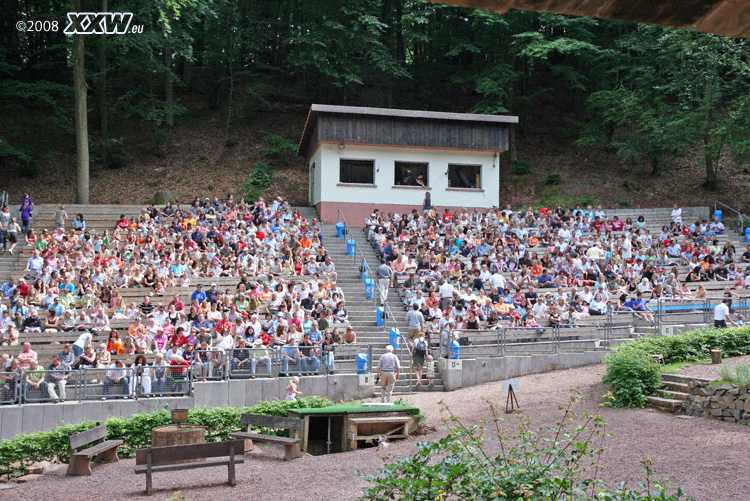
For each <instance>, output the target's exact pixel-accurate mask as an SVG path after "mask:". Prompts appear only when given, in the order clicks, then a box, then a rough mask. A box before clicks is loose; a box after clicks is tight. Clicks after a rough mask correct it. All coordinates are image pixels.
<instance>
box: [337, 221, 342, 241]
mask: <svg viewBox="0 0 750 501" xmlns="http://www.w3.org/2000/svg"><path fill="white" fill-rule="evenodd" d="M336 236H337V237H338V238H344V223H336Z"/></svg>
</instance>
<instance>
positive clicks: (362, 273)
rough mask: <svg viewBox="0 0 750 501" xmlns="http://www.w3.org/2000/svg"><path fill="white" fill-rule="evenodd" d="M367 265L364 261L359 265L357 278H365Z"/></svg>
mask: <svg viewBox="0 0 750 501" xmlns="http://www.w3.org/2000/svg"><path fill="white" fill-rule="evenodd" d="M368 271H369V269H368V266H367V265H366V264H365V263H362V264H360V265H359V279H360V280H362V279H367V272H368Z"/></svg>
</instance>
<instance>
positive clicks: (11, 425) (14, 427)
mask: <svg viewBox="0 0 750 501" xmlns="http://www.w3.org/2000/svg"><path fill="white" fill-rule="evenodd" d="M23 411H24V408H22V407H20V406H17V405H8V406H3V407H2V409H0V439H2V440H8V439H11V438H13V437H15V436H16V435H18V434H19V433H21V431H22V430H23V414H24V412H23Z"/></svg>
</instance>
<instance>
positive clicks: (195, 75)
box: [0, 0, 750, 187]
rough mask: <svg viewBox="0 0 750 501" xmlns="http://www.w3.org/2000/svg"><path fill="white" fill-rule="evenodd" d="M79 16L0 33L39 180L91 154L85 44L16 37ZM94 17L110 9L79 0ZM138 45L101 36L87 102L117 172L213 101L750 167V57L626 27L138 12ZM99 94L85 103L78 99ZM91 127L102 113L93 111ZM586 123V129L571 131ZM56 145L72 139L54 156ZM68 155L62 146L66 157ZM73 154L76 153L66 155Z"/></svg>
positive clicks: (239, 7)
mask: <svg viewBox="0 0 750 501" xmlns="http://www.w3.org/2000/svg"><path fill="white" fill-rule="evenodd" d="M69 2H70V0H44V1H43V0H27V1H25V2H11V3H10V4H9V6H6V10H7V12H6V11H4V12H3V15H2V16H0V20H1V21H0V25H2V26H5V27H6V28H7V30H5V32H4V33H3V34H2V35H0V78H1V80H0V111H2V112H3V114H4V115H5V116H11V117H14V120H10V121H3V122H2V123H0V162H3V163H4V164H6V165H19V164H20V165H24V166H26V167H28V170H29V171H30V172H35V168H36V167H35V166H38V165H39V164H40V163H42V162H44V159H45V155H50V156H54V155H55V154H56V150H57V149H60V148H62V146H61V145H68V144H69V145H70V147H71V149H72V146H73V145H75V144H76V143H75V139H74V135H75V129H74V128H73V124H74V118H73V117H74V114H73V109H74V95H75V93H74V92H73V88H74V86H73V71H72V67H71V66H68V63H69V62H71V61H72V60H71V54H72V53H73V47H74V44H73V40H72V38H71V37H68V36H65V35H64V34H63V33H62V30H60V31H58V32H49V33H21V32H18V31H17V30H14V29H13V25H12V24H8V22H6V21H9V20H10V21H24V20H39V19H49V20H53V19H57V20H64V18H65V13H66V12H67V11H68V10H69V9H70V4H69ZM80 3H81V10H83V11H87V12H96V11H97V10H100V9H104V8H106V7H107V5H108V3H107V2H106V1H104V2H103V1H102V0H80ZM108 7H109V10H112V11H115V10H117V11H122V12H133V13H134V21H133V22H134V23H137V24H142V25H143V26H144V30H143V32H142V33H138V34H124V35H107V36H98V35H94V36H90V37H89V38H87V39H86V42H90V43H86V44H85V47H86V48H87V49H88V50H87V51H84V56H83V58H82V59H83V63H84V66H85V68H86V73H85V80H86V81H85V84H86V85H85V90H86V96H85V97H87V98H88V99H91V100H95V101H92V104H94V103H95V106H90V107H89V109H91V110H96V113H97V114H98V117H97V118H99V120H90V124H89V134H88V135H89V136H91V139H90V140H89V141H88V143H89V144H91V145H92V162H93V163H94V165H97V164H99V165H106V166H111V167H117V166H118V165H120V164H121V161H122V159H123V158H124V157H127V153H128V151H129V148H131V147H133V146H131V145H128V144H127V141H128V132H129V131H130V130H133V129H138V128H140V129H145V130H149V131H151V133H152V137H153V144H154V145H155V146H156V148H155V151H156V152H157V153H163V152H164V151H165V150H166V149H168V148H169V144H168V138H169V135H170V133H171V132H170V128H171V125H172V124H173V123H174V124H176V125H177V124H179V123H180V117H181V114H182V113H184V112H185V111H187V110H189V109H190V106H196V104H195V103H197V102H201V103H202V102H205V101H208V102H209V103H210V104H211V106H213V107H215V108H217V109H221V112H222V113H223V114H224V113H225V115H224V116H226V120H223V121H222V122H223V126H224V128H225V129H226V131H225V136H226V138H227V141H228V142H229V141H230V135H231V133H230V130H231V128H232V124H233V123H234V122H235V121H238V120H242V119H245V118H246V117H248V116H251V115H252V113H253V110H254V109H256V108H258V107H270V106H273V105H274V103H277V102H294V103H305V104H309V103H310V102H321V103H333V104H348V105H360V106H380V107H394V108H410V109H430V110H439V111H455V112H475V113H512V114H516V115H519V117H520V118H521V122H520V124H519V129H518V131H519V133H521V134H523V133H524V127H525V124H526V123H528V122H529V121H531V120H538V119H540V118H541V119H544V117H545V116H547V114H548V112H549V110H554V111H555V112H560V113H563V114H564V115H565V117H566V118H565V119H570V118H571V117H574V120H575V124H574V126H571V127H568V128H567V129H566V133H567V134H569V135H570V136H571V137H570V140H575V139H578V141H579V144H589V145H591V144H594V145H601V146H602V147H605V148H607V149H611V150H613V151H616V152H617V154H618V156H619V158H620V159H621V160H622V161H623V162H625V163H627V164H630V165H633V166H637V167H643V169H644V170H646V171H647V172H649V173H650V174H652V175H664V174H665V173H666V170H667V168H668V167H669V165H670V163H671V162H672V160H673V159H674V158H676V157H677V156H680V155H688V154H692V155H693V156H695V158H697V159H699V161H700V162H701V165H703V166H704V167H705V173H706V182H707V185H708V186H709V187H710V186H715V184H716V183H717V182H718V181H717V180H718V179H719V178H720V176H721V173H722V169H723V168H726V166H727V165H728V162H729V161H731V160H737V159H740V158H742V157H743V156H744V155H747V154H748V152H750V118H749V117H750V114H749V113H748V110H749V109H750V70H749V69H748V64H750V63H749V62H748V61H750V47H749V46H748V42H747V41H746V40H737V39H730V38H726V37H719V36H714V35H707V34H703V33H697V32H692V31H685V30H677V29H669V28H663V27H655V26H644V25H636V24H631V23H621V22H614V21H604V20H594V19H586V18H575V17H570V16H560V15H555V14H549V13H534V12H521V11H509V12H507V13H506V14H502V15H501V14H495V13H489V12H484V11H479V10H472V9H466V8H459V7H453V6H447V5H440V4H434V3H428V2H422V1H419V0H360V1H357V2H351V1H344V0H305V1H302V0H123V1H122V2H118V3H117V5H116V6H115V5H113V4H112V2H109V5H108ZM79 88H81V89H82V88H83V87H79ZM90 114H91V112H90ZM571 123H572V122H571ZM52 138H57V140H52ZM59 139H63V140H62V141H61V140H59ZM65 153H66V154H70V153H71V151H70V149H68V150H66V152H65Z"/></svg>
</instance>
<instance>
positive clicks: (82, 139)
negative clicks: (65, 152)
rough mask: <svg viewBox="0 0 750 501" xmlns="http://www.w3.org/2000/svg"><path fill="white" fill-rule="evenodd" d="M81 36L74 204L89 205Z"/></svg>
mask: <svg viewBox="0 0 750 501" xmlns="http://www.w3.org/2000/svg"><path fill="white" fill-rule="evenodd" d="M70 10H71V11H73V12H79V11H80V10H81V0H70ZM83 58H84V52H83V35H73V94H74V96H75V113H74V116H75V127H76V170H77V179H76V203H77V204H87V203H89V126H88V121H87V117H86V70H85V68H84V59H83Z"/></svg>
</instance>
